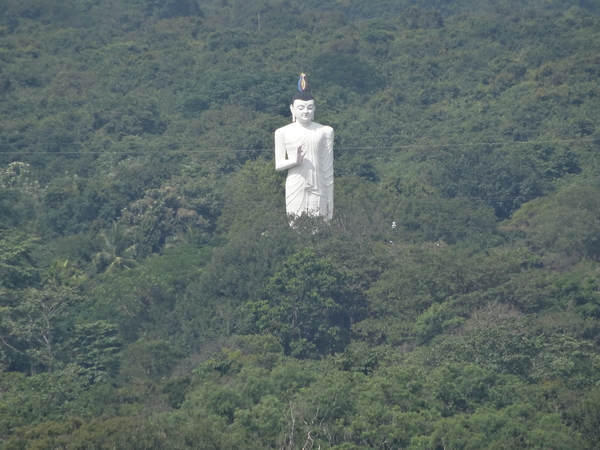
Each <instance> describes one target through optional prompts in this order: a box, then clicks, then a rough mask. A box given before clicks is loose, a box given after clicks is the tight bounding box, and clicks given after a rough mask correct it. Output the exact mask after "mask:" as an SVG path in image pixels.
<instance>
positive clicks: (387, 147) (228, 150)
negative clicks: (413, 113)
mask: <svg viewBox="0 0 600 450" xmlns="http://www.w3.org/2000/svg"><path fill="white" fill-rule="evenodd" d="M574 142H594V143H600V138H598V139H582V138H577V139H547V140H538V141H492V142H485V141H482V142H462V143H448V142H446V143H426V144H405V145H382V146H363V147H336V148H335V151H336V152H340V151H342V152H343V151H351V150H393V149H410V148H427V147H474V146H512V145H540V144H556V143H562V144H570V143H574ZM69 145H84V144H83V143H70V144H69ZM267 151H269V152H272V151H274V149H273V148H259V149H247V148H245V149H241V148H240V149H233V148H226V147H216V148H212V149H211V150H173V149H161V150H140V151H132V150H128V151H115V150H105V151H102V152H98V151H79V152H75V151H57V152H43V151H37V152H36V151H2V150H0V154H4V155H40V156H42V155H43V156H60V155H82V156H83V155H154V154H170V155H177V154H210V153H261V152H267Z"/></svg>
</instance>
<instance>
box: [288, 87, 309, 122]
mask: <svg viewBox="0 0 600 450" xmlns="http://www.w3.org/2000/svg"><path fill="white" fill-rule="evenodd" d="M290 111H291V112H292V117H293V119H294V122H299V123H310V122H312V121H313V120H314V118H315V98H314V97H313V96H312V95H311V94H309V93H308V92H298V93H297V94H296V95H294V97H293V98H292V104H291V105H290Z"/></svg>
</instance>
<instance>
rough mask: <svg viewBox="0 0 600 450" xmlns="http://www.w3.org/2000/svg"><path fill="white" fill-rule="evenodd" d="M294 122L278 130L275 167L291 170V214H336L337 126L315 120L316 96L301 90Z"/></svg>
mask: <svg viewBox="0 0 600 450" xmlns="http://www.w3.org/2000/svg"><path fill="white" fill-rule="evenodd" d="M290 109H291V111H292V116H293V120H294V122H293V123H291V124H289V125H287V126H285V127H283V128H279V129H278V130H277V131H275V169H276V170H286V169H287V170H288V174H287V179H286V182H285V204H286V211H287V213H288V215H293V216H300V215H301V214H303V213H306V214H309V215H312V216H323V217H325V220H330V219H331V218H332V216H333V128H331V127H328V126H324V125H320V124H318V123H315V122H313V119H314V117H315V100H314V97H313V96H312V95H310V94H309V93H307V92H299V93H298V94H296V95H295V96H294V98H293V99H292V104H291V105H290Z"/></svg>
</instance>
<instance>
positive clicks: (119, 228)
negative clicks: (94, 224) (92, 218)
mask: <svg viewBox="0 0 600 450" xmlns="http://www.w3.org/2000/svg"><path fill="white" fill-rule="evenodd" d="M132 235H133V233H132V230H131V228H128V227H126V226H124V225H123V224H121V223H118V222H115V221H113V223H112V227H110V228H109V229H108V230H104V231H102V232H101V233H99V234H98V237H99V238H100V239H101V240H102V243H103V245H102V247H103V248H102V251H101V252H99V253H97V254H96V256H95V257H94V262H95V263H96V265H97V266H98V267H99V268H100V270H104V272H106V273H111V272H116V271H118V270H128V269H131V268H133V267H135V266H137V264H138V263H137V262H136V261H135V256H136V247H137V244H133V243H132Z"/></svg>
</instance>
